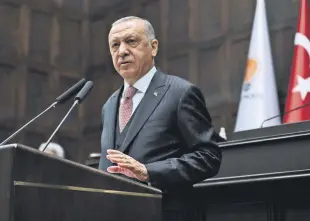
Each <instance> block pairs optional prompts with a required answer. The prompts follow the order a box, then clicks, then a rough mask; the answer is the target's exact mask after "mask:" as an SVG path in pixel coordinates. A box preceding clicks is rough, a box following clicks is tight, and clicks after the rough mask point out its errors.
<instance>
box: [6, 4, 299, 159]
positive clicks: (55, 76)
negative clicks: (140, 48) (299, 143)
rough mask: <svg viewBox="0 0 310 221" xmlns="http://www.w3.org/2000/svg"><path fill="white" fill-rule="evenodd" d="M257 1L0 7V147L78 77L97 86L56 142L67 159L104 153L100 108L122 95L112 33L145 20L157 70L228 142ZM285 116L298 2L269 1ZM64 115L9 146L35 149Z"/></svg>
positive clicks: (56, 114) (50, 117)
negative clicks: (124, 23)
mask: <svg viewBox="0 0 310 221" xmlns="http://www.w3.org/2000/svg"><path fill="white" fill-rule="evenodd" d="M255 4H256V1H255V0H1V1H0V138H1V140H3V139H4V138H5V137H6V136H7V135H9V134H10V133H11V132H13V131H14V130H16V129H17V128H18V127H19V126H21V125H22V124H23V123H25V122H26V121H27V120H29V119H30V118H31V117H33V116H34V115H35V114H37V113H38V112H39V111H41V110H43V108H45V107H47V106H48V105H49V104H50V103H52V102H53V101H54V98H56V97H57V96H58V95H59V94H60V93H61V92H62V91H64V90H65V89H66V88H68V87H69V86H71V85H72V84H74V83H75V82H77V81H78V80H79V79H80V78H82V77H87V78H88V79H92V80H93V81H94V84H95V86H94V89H93V91H92V93H91V94H90V95H89V97H88V98H87V100H85V102H84V103H83V105H81V106H80V107H79V109H78V110H77V111H75V112H74V113H73V114H72V115H71V116H70V118H69V119H67V121H66V122H65V124H64V125H63V127H62V128H61V130H60V132H59V133H58V134H57V135H56V137H55V138H54V141H55V142H57V143H59V144H61V145H62V146H63V147H64V148H65V150H66V152H67V156H68V158H69V159H71V160H74V161H78V162H85V160H86V158H87V156H88V154H89V153H91V152H99V151H100V133H101V116H100V115H101V114H100V113H101V106H102V104H103V103H104V102H105V101H106V100H107V98H108V97H109V96H110V95H111V93H112V92H113V91H114V90H116V89H117V88H118V87H120V85H121V83H122V79H121V78H120V77H119V76H118V74H117V73H116V72H115V71H114V68H113V65H112V62H111V58H110V55H109V51H108V44H107V36H108V32H109V29H110V25H111V23H112V22H113V21H115V20H116V19H118V18H121V17H124V16H128V15H137V16H143V17H145V18H147V19H149V20H150V22H151V23H152V24H153V26H154V28H155V31H156V34H157V38H158V39H159V41H160V49H159V55H158V58H157V65H158V66H159V67H160V68H161V70H163V71H166V72H169V73H171V74H175V75H178V76H180V77H183V78H186V79H188V80H190V81H191V82H193V83H195V84H197V85H198V86H200V88H201V89H202V91H203V93H204V95H205V99H206V102H207V106H208V108H209V111H210V113H211V115H212V117H213V123H214V126H215V128H216V129H217V130H219V128H220V127H222V126H223V127H225V128H226V131H227V133H228V137H229V135H230V134H231V133H232V132H233V128H234V125H235V117H236V112H237V108H238V102H239V97H240V89H241V84H242V79H243V74H244V70H245V64H246V60H247V52H248V48H249V41H250V36H251V27H252V22H253V17H254V10H255ZM266 5H267V14H268V22H269V29H270V30H269V31H270V40H271V44H272V53H273V59H274V67H275V74H276V79H277V84H278V85H277V87H278V94H279V99H280V105H281V110H283V105H284V102H285V97H286V91H287V87H288V78H289V75H290V67H291V63H292V62H291V61H292V56H293V55H292V52H293V40H294V35H295V31H296V24H297V17H298V7H299V1H298V0H266ZM69 106H70V102H69V103H68V105H64V106H59V107H57V109H55V110H53V111H52V112H50V113H48V114H47V115H45V116H44V117H42V118H41V119H40V120H39V121H36V123H35V124H33V125H32V126H31V127H29V128H28V129H27V130H25V131H24V132H23V133H21V134H20V135H19V136H17V137H16V138H15V139H14V140H13V141H12V142H20V143H23V144H26V145H29V146H32V147H35V148H37V147H38V146H39V145H40V144H41V142H44V141H46V140H47V139H48V137H49V136H50V134H51V133H52V131H53V130H54V128H55V127H56V125H57V124H58V123H59V121H60V119H61V117H62V116H64V115H65V112H66V111H67V110H68V108H69Z"/></svg>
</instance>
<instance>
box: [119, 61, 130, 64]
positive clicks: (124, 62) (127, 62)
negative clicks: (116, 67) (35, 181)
mask: <svg viewBox="0 0 310 221" xmlns="http://www.w3.org/2000/svg"><path fill="white" fill-rule="evenodd" d="M130 63H131V62H130V61H122V62H120V65H125V64H130Z"/></svg>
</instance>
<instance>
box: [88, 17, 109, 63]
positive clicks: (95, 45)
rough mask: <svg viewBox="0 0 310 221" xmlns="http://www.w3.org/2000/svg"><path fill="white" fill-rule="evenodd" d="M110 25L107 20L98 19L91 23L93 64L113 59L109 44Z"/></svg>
mask: <svg viewBox="0 0 310 221" xmlns="http://www.w3.org/2000/svg"><path fill="white" fill-rule="evenodd" d="M109 30H110V27H109V26H108V25H107V24H106V22H105V20H98V21H95V22H93V23H91V25H90V47H91V48H90V51H91V52H90V53H91V64H92V65H99V64H102V63H109V61H110V60H111V58H110V56H109V55H110V53H109V45H108V34H109Z"/></svg>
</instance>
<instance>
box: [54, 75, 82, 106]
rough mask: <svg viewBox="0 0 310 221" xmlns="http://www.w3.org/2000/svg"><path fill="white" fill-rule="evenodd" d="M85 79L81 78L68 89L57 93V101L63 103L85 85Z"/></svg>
mask: <svg viewBox="0 0 310 221" xmlns="http://www.w3.org/2000/svg"><path fill="white" fill-rule="evenodd" d="M85 83H86V79H85V78H83V79H81V80H80V81H79V82H77V83H76V84H75V85H73V86H72V87H70V88H69V89H68V90H66V91H65V92H63V93H62V94H61V95H59V96H58V97H57V98H56V101H58V103H59V104H63V103H65V102H66V101H67V100H69V99H70V98H71V97H73V95H75V94H76V93H77V92H78V91H79V90H81V88H82V87H83V86H84V85H85Z"/></svg>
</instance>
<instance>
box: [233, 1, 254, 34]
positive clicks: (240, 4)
mask: <svg viewBox="0 0 310 221" xmlns="http://www.w3.org/2000/svg"><path fill="white" fill-rule="evenodd" d="M255 3H256V1H254V0H230V1H229V9H230V10H229V21H228V22H229V27H230V31H231V32H235V33H236V32H238V31H243V30H249V28H250V26H251V25H252V23H253V14H254V10H255ZM241 12H242V13H241Z"/></svg>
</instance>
